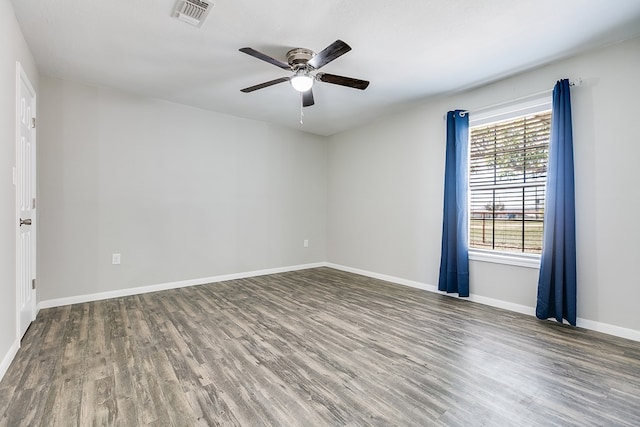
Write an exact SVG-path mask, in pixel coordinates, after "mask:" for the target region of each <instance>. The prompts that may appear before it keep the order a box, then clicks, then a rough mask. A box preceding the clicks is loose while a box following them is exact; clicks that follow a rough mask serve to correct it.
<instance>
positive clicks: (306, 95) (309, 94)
mask: <svg viewBox="0 0 640 427" xmlns="http://www.w3.org/2000/svg"><path fill="white" fill-rule="evenodd" d="M313 104H315V102H314V100H313V90H312V89H309V90H308V91H306V92H302V106H303V107H311V106H312V105H313Z"/></svg>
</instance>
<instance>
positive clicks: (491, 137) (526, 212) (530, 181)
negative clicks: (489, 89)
mask: <svg viewBox="0 0 640 427" xmlns="http://www.w3.org/2000/svg"><path fill="white" fill-rule="evenodd" d="M529 104H530V105H528V106H526V107H523V108H513V109H512V111H509V112H506V113H501V114H486V115H485V117H484V118H483V117H479V118H475V117H474V116H473V115H471V116H470V119H471V121H470V132H469V138H470V144H469V248H470V249H471V251H472V252H473V251H474V250H475V251H476V252H479V253H483V252H484V253H487V251H489V253H493V254H495V253H496V251H499V252H502V253H503V254H504V253H508V254H506V255H511V256H513V255H514V253H516V254H520V255H521V256H522V257H526V256H527V254H528V255H529V257H530V258H533V259H536V258H539V254H540V253H541V252H542V228H543V217H544V200H545V197H544V196H545V184H546V178H547V163H548V154H549V134H550V129H551V108H550V101H549V100H544V102H540V101H537V102H530V103H529ZM531 254H534V256H533V257H531ZM476 259H478V258H476Z"/></svg>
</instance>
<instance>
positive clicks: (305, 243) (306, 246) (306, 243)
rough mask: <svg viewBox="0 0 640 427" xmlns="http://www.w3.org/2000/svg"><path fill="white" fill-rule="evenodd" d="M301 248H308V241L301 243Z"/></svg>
mask: <svg viewBox="0 0 640 427" xmlns="http://www.w3.org/2000/svg"><path fill="white" fill-rule="evenodd" d="M302 246H304V247H305V248H308V247H309V240H307V239H304V241H303V242H302Z"/></svg>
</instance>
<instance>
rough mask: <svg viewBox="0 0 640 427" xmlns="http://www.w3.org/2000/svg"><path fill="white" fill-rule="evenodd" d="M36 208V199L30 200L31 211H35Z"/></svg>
mask: <svg viewBox="0 0 640 427" xmlns="http://www.w3.org/2000/svg"><path fill="white" fill-rule="evenodd" d="M35 208H36V198H35V197H34V198H33V199H31V209H35Z"/></svg>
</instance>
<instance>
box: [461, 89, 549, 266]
mask: <svg viewBox="0 0 640 427" xmlns="http://www.w3.org/2000/svg"><path fill="white" fill-rule="evenodd" d="M551 105H552V100H551V93H550V92H549V93H548V94H545V95H542V96H536V97H532V98H530V99H527V100H520V101H518V102H514V103H508V104H503V105H502V106H500V107H495V108H487V109H483V110H479V111H477V112H474V111H471V112H469V144H468V146H469V152H470V150H471V128H472V127H476V126H483V125H488V124H490V123H495V122H501V121H505V120H510V119H515V118H517V117H521V116H525V115H529V114H536V113H541V112H544V111H549V110H551ZM467 155H469V154H467ZM469 173H470V172H469ZM468 179H469V177H468V176H467V182H468ZM470 196H471V191H469V197H470ZM468 206H471V203H470V201H469V203H468ZM467 209H470V208H467ZM469 218H470V216H469ZM467 227H469V230H468V233H467V235H468V236H470V235H471V234H470V233H471V231H470V228H471V221H469V220H467ZM468 249H469V259H470V260H472V261H482V262H492V263H497V264H507V265H514V266H519V267H526V268H540V254H530V253H521V252H507V251H498V250H490V249H476V248H471V247H469V248H468Z"/></svg>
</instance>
